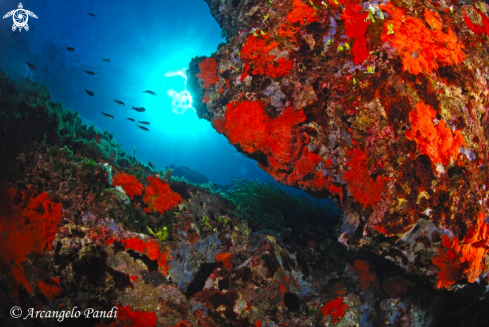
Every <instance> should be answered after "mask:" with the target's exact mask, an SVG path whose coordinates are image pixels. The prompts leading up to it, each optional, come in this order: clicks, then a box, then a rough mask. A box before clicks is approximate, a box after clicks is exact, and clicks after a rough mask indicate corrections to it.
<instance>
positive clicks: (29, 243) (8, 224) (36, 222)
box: [0, 187, 62, 297]
mask: <svg viewBox="0 0 489 327" xmlns="http://www.w3.org/2000/svg"><path fill="white" fill-rule="evenodd" d="M32 197H33V195H31V194H29V193H26V192H23V191H19V190H17V189H15V188H6V187H0V231H1V235H2V237H0V248H1V249H2V251H1V252H0V273H5V272H6V270H7V269H9V270H10V274H9V275H10V283H11V287H12V291H13V294H12V295H13V297H17V295H18V289H19V287H20V285H22V286H24V288H25V289H26V290H27V291H28V292H29V293H32V291H33V288H32V285H31V284H30V283H29V281H28V280H27V278H26V277H25V274H24V270H23V268H22V263H23V262H24V261H25V260H27V255H28V254H29V253H31V252H37V253H40V254H42V253H44V251H49V250H51V247H52V245H53V239H54V237H55V236H56V228H57V226H58V224H59V222H60V220H61V216H62V206H61V204H60V203H54V202H52V201H51V200H50V199H49V198H48V194H47V193H46V192H44V193H41V194H39V195H38V196H37V197H35V198H32ZM15 198H20V199H22V202H21V203H20V204H18V205H15V204H14V203H13V200H14V199H15Z"/></svg>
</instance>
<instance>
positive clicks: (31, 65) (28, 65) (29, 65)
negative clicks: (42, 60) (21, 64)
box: [26, 62, 36, 69]
mask: <svg viewBox="0 0 489 327" xmlns="http://www.w3.org/2000/svg"><path fill="white" fill-rule="evenodd" d="M26 64H27V67H29V68H30V69H36V66H34V65H33V64H31V63H30V62H26Z"/></svg>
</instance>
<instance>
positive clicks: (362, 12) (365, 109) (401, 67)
mask: <svg viewBox="0 0 489 327" xmlns="http://www.w3.org/2000/svg"><path fill="white" fill-rule="evenodd" d="M207 2H208V4H209V7H210V9H211V13H212V14H213V15H214V17H216V20H217V21H218V22H219V24H220V25H221V27H222V28H223V29H224V30H225V31H226V35H227V43H226V44H222V45H221V46H220V47H219V49H218V50H217V51H216V52H215V53H214V54H213V55H212V56H211V57H210V58H203V57H201V58H195V59H194V60H193V61H192V63H191V65H190V70H189V72H188V76H189V82H190V85H191V87H192V92H193V94H194V95H195V97H196V101H195V103H197V108H198V109H197V110H198V114H199V116H200V117H201V118H204V119H207V120H209V121H210V122H212V124H213V126H214V128H215V129H216V130H217V131H218V132H219V133H221V134H223V135H225V136H226V137H227V138H228V140H229V142H230V143H231V144H233V145H234V146H235V147H236V148H237V149H238V150H239V151H240V152H242V153H243V154H244V155H246V156H249V157H251V158H253V159H255V160H256V161H257V162H258V165H259V166H260V167H261V168H262V169H263V170H265V171H266V172H268V173H269V174H270V175H271V176H273V177H274V178H275V179H276V180H277V181H279V182H280V183H283V184H285V185H290V186H294V187H300V188H302V189H304V190H305V191H307V192H309V193H310V194H313V195H315V196H317V197H334V198H335V199H336V201H337V202H338V204H339V205H340V206H341V208H342V209H343V211H344V219H343V222H342V225H341V227H340V229H339V232H338V239H339V241H340V242H341V243H343V244H344V245H346V246H348V247H354V248H362V249H367V250H369V251H372V252H374V253H376V254H378V255H380V256H381V257H384V258H387V259H389V260H391V261H393V262H395V263H396V264H397V265H399V266H400V267H402V268H403V269H404V270H405V271H407V272H409V273H414V274H417V275H419V276H421V277H422V278H423V279H424V280H426V281H427V282H429V283H431V284H432V285H433V286H435V287H437V288H442V289H456V288H459V287H462V286H463V285H466V284H470V283H474V282H478V283H481V284H483V285H487V284H488V275H487V272H488V263H489V261H488V256H487V254H488V252H489V219H488V218H487V213H488V203H487V197H488V195H489V190H488V186H489V184H488V183H489V181H488V165H489V162H488V160H487V157H488V149H487V145H488V137H489V127H488V124H487V120H488V110H489V106H488V100H487V99H488V94H489V93H488V92H489V89H488V78H489V77H488V67H489V66H488V64H489V62H488V58H489V57H488V56H487V53H488V49H489V48H488V43H487V40H488V34H489V18H488V15H487V13H488V11H489V7H488V5H487V4H485V3H483V2H477V3H472V2H470V3H466V2H463V1H456V0H454V1H451V2H449V1H445V0H442V1H429V0H426V1H419V0H416V1H403V0H395V1H352V0H327V1H321V0H311V1H305V0H304V1H303V0H286V1H278V0H262V1H252V0H242V1H237V0H223V1H221V0H219V1H218V0H216V1H212V0H207Z"/></svg>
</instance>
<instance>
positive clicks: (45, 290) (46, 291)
mask: <svg viewBox="0 0 489 327" xmlns="http://www.w3.org/2000/svg"><path fill="white" fill-rule="evenodd" d="M37 287H38V288H39V290H40V291H41V293H42V294H43V295H44V296H45V297H46V298H48V299H49V300H51V301H52V300H54V299H55V298H56V297H57V296H58V295H60V294H61V293H63V289H62V288H61V287H59V279H58V280H56V279H52V280H50V281H49V282H47V283H44V282H43V281H40V280H38V281H37Z"/></svg>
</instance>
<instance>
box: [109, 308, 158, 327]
mask: <svg viewBox="0 0 489 327" xmlns="http://www.w3.org/2000/svg"><path fill="white" fill-rule="evenodd" d="M117 320H118V321H120V322H129V323H131V325H132V326H145V327H153V326H154V325H156V320H157V318H156V314H155V313H154V312H146V311H144V312H143V311H132V310H131V307H130V306H119V307H118V308H117Z"/></svg>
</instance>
